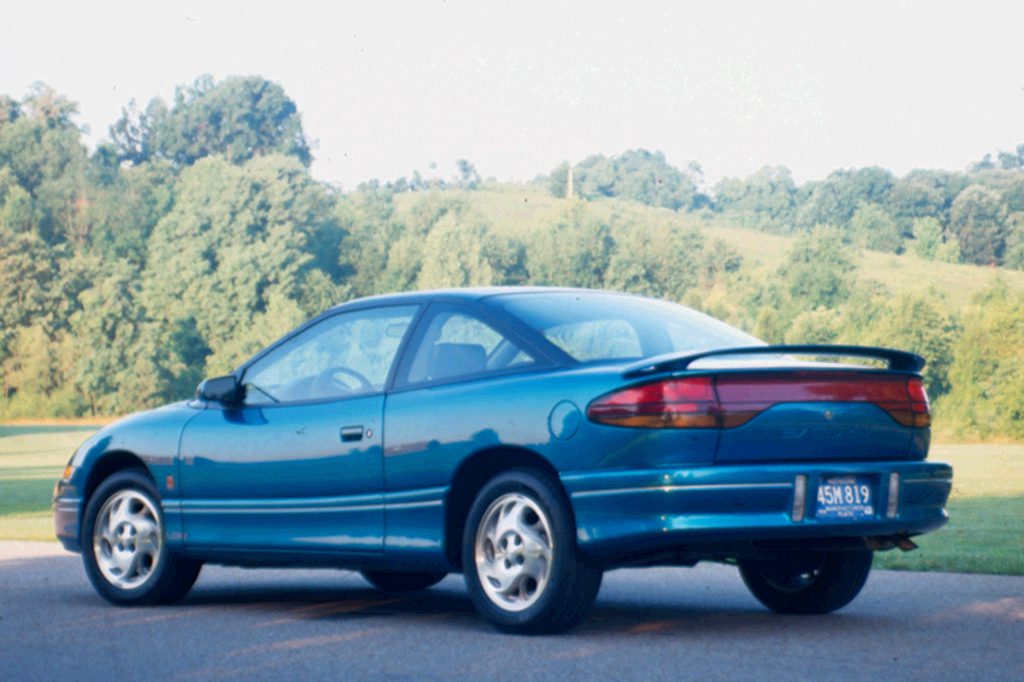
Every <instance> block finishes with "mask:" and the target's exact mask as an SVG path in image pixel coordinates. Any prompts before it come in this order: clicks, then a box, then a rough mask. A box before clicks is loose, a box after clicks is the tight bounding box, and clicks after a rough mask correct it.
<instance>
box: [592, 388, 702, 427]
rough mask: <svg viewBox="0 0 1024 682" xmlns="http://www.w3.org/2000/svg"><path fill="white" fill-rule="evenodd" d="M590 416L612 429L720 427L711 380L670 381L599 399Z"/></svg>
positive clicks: (593, 403)
mask: <svg viewBox="0 0 1024 682" xmlns="http://www.w3.org/2000/svg"><path fill="white" fill-rule="evenodd" d="M587 416H588V417H589V418H590V419H591V421H595V422H598V423H601V424H611V425H613V426H636V427H641V428H648V429H661V428H670V429H708V428H715V427H717V426H718V398H717V397H716V396H715V387H714V385H713V384H712V377H709V376H702V377H689V378H686V379H667V380H664V381H656V382H654V383H650V384H643V385H641V386H633V387H631V388H626V389H623V390H621V391H616V392H615V393H611V394H609V395H606V396H604V397H602V398H598V399H597V400H595V401H594V402H592V403H590V407H588V408H587Z"/></svg>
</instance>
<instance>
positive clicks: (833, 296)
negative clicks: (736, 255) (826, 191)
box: [779, 228, 854, 312]
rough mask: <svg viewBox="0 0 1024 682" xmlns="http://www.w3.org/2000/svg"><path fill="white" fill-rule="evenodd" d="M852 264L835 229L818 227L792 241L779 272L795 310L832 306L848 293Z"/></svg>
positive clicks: (845, 297)
mask: <svg viewBox="0 0 1024 682" xmlns="http://www.w3.org/2000/svg"><path fill="white" fill-rule="evenodd" d="M853 270H854V264H853V261H852V260H851V258H850V256H849V254H848V252H847V250H846V248H845V247H844V246H843V243H842V239H841V237H840V236H839V234H838V232H837V231H835V230H829V229H825V228H818V229H816V230H814V231H813V232H811V233H810V234H809V235H807V236H803V237H800V238H798V239H797V240H796V242H794V244H793V247H792V248H791V249H790V251H789V254H788V255H787V256H786V262H785V263H784V264H783V265H782V267H781V268H780V270H779V276H780V278H781V279H782V281H783V282H785V283H786V286H787V290H788V294H789V297H790V300H791V301H792V302H793V305H794V309H795V311H796V312H802V311H805V310H814V309H816V308H819V307H822V308H834V307H836V306H838V305H840V304H841V303H843V302H845V301H846V300H847V299H848V298H849V297H850V291H851V288H852V285H853Z"/></svg>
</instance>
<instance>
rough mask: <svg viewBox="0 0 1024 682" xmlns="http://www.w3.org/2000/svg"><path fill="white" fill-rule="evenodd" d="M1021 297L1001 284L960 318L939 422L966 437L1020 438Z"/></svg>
mask: <svg viewBox="0 0 1024 682" xmlns="http://www.w3.org/2000/svg"><path fill="white" fill-rule="evenodd" d="M1021 348H1024V294H1022V293H1021V292H1011V291H1010V290H1009V289H1008V288H1007V287H1006V285H1005V283H1003V282H1000V283H997V284H996V285H995V286H993V287H992V288H991V289H989V290H988V291H986V292H984V293H983V294H982V295H981V296H979V297H978V298H977V300H976V301H975V302H974V304H973V305H972V306H971V308H970V309H969V310H968V311H967V312H966V313H965V314H964V316H963V333H962V334H961V336H960V339H959V341H958V342H957V343H956V345H955V347H954V351H953V358H954V359H953V362H952V363H951V366H950V369H949V380H950V384H951V387H952V389H951V391H950V393H949V395H948V396H946V397H945V398H943V399H941V400H940V401H939V403H938V406H937V413H938V414H937V420H938V421H941V422H943V423H945V424H947V425H949V426H951V427H952V429H953V430H954V431H955V432H957V433H958V434H959V435H960V436H965V437H970V438H990V437H992V436H996V435H1001V436H1005V437H1010V438H1024V402H1022V401H1021V399H1020V397H1021V396H1022V395H1024V356H1022V354H1021V352H1020V349H1021Z"/></svg>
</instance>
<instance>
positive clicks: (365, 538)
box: [179, 305, 418, 553]
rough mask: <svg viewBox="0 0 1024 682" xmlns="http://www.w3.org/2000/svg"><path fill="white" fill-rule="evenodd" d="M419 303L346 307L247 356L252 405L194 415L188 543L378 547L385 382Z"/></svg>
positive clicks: (186, 442)
mask: <svg viewBox="0 0 1024 682" xmlns="http://www.w3.org/2000/svg"><path fill="white" fill-rule="evenodd" d="M417 310H418V307H417V306H409V305H405V306H387V307H379V308H373V309H364V310H356V311H351V312H340V313H337V314H335V315H331V316H328V317H326V318H325V319H322V320H320V321H319V322H316V323H315V324H313V325H311V326H308V327H306V328H304V329H302V330H300V331H299V332H298V333H297V334H294V335H292V336H291V337H288V338H286V339H285V340H284V341H282V342H280V343H279V344H277V345H276V346H274V347H272V348H271V349H270V350H269V351H267V352H266V353H264V354H262V355H260V356H258V357H257V358H256V359H255V360H254V361H253V362H252V363H251V364H249V365H248V366H247V367H246V368H245V370H244V374H243V375H242V377H241V382H242V384H243V386H244V387H245V395H246V397H245V401H244V404H243V405H241V406H240V407H237V408H226V407H223V406H220V405H210V406H208V407H207V409H205V410H203V412H202V413H201V414H200V415H198V416H197V417H196V418H195V419H193V420H192V421H191V422H189V424H188V426H187V427H186V428H185V430H184V432H183V434H182V439H181V447H180V453H181V454H180V463H179V476H180V480H181V488H182V512H183V514H182V516H183V523H184V531H185V545H186V547H188V548H190V549H195V548H207V549H208V550H218V551H221V550H226V551H238V550H249V551H253V550H270V551H289V552H294V551H327V552H342V553H348V552H379V551H380V550H381V549H382V543H383V540H382V537H383V514H384V512H383V504H382V492H383V463H382V436H383V428H382V420H383V409H384V388H385V386H386V384H387V381H388V377H389V375H390V373H391V368H392V365H393V363H394V361H395V358H396V356H397V355H398V350H399V348H400V346H401V343H402V341H403V339H404V338H405V335H406V334H407V333H408V331H409V329H410V328H411V325H412V321H413V319H414V317H415V315H416V313H417Z"/></svg>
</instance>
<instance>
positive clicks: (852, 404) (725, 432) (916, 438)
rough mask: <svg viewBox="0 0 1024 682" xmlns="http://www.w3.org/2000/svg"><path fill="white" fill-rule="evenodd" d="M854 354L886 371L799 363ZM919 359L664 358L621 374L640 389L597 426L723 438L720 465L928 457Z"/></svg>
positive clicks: (815, 352) (848, 350)
mask: <svg viewBox="0 0 1024 682" xmlns="http://www.w3.org/2000/svg"><path fill="white" fill-rule="evenodd" d="M836 356H840V357H853V358H857V359H858V360H860V361H861V362H863V359H864V358H870V359H871V360H874V361H881V362H882V363H883V366H876V367H872V366H865V365H864V364H853V365H850V364H837V363H834V362H821V361H818V360H808V359H800V358H801V357H803V358H807V357H812V358H820V357H836ZM923 366H924V360H923V359H922V358H920V357H919V356H917V355H913V354H911V353H905V352H902V351H894V350H889V349H881V348H864V347H858V346H764V347H754V348H738V349H725V350H719V351H708V352H703V353H694V354H689V355H683V356H671V357H669V356H666V357H662V358H653V359H648V360H645V361H642V362H638V363H635V364H634V365H631V366H629V367H627V368H625V369H624V370H623V372H622V373H623V376H624V378H626V379H633V380H636V383H633V384H631V385H630V386H629V387H627V388H625V389H623V390H622V391H617V392H613V393H612V394H609V395H607V396H603V397H602V398H600V399H598V400H596V401H594V402H593V403H592V404H591V405H590V408H589V409H588V414H589V416H590V418H591V419H593V420H595V421H598V422H603V423H607V424H616V425H619V426H632V427H641V428H701V429H716V430H717V431H718V434H719V436H718V445H717V448H716V455H715V461H716V462H719V463H723V464H726V463H728V464H736V463H744V462H750V463H756V462H791V461H833V460H880V459H886V460H901V459H923V458H924V457H925V456H926V454H927V448H928V433H929V429H928V427H929V425H930V416H929V407H928V398H927V395H926V394H925V392H924V387H923V384H922V382H921V377H920V374H919V371H920V369H921V368H922V367H923Z"/></svg>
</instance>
